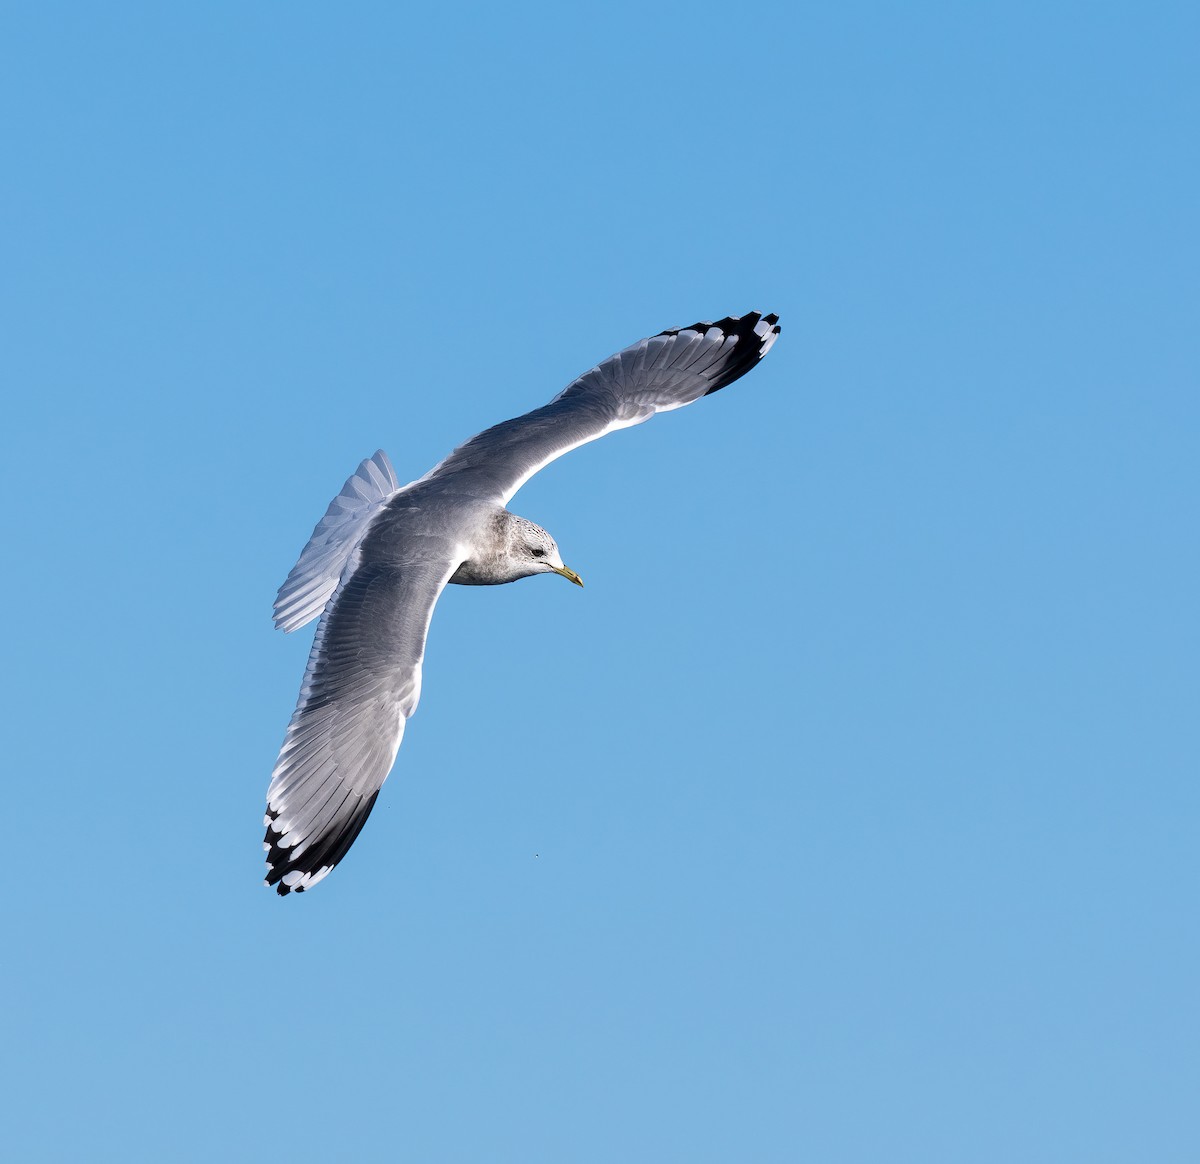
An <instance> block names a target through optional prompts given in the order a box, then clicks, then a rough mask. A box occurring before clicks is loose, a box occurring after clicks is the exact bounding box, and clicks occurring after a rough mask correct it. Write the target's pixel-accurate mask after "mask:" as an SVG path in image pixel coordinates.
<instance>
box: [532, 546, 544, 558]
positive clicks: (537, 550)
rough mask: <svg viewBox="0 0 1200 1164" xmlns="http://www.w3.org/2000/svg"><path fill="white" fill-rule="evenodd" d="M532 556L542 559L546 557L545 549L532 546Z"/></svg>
mask: <svg viewBox="0 0 1200 1164" xmlns="http://www.w3.org/2000/svg"><path fill="white" fill-rule="evenodd" d="M533 556H534V557H535V558H544V557H545V556H546V550H545V548H544V547H543V546H534V547H533Z"/></svg>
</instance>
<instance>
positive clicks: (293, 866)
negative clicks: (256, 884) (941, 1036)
mask: <svg viewBox="0 0 1200 1164" xmlns="http://www.w3.org/2000/svg"><path fill="white" fill-rule="evenodd" d="M378 797H379V790H378V789H376V790H375V791H374V792H373V793H371V795H370V796H368V797H365V798H363V797H359V796H357V795H354V796H353V803H352V804H350V805H349V806H348V809H347V811H346V812H345V813H339V814H338V816H336V817H335V818H334V820H333V821H332V822H331V824H330V827H329V828H328V829H327V831H326V832H325V833H324V835H322V836H320V837H319V838H318V839H317V840H316V841H315V842H314V843H313V844H311V845H309V846H307V847H306V848H304V851H303V852H302V853H301V854H300V855H299V857H296V856H294V855H293V852H292V850H291V849H290V848H284V847H283V846H282V845H281V844H280V841H282V840H283V835H284V834H283V833H281V832H279V831H278V830H277V829H276V828H275V820H276V818H277V817H278V815H279V814H278V813H277V812H275V811H274V810H272V809H271V808H269V807H268V809H267V822H268V823H267V833H266V836H265V837H264V839H263V840H264V844H265V846H266V848H267V877H266V884H267V885H268V886H274V888H275V892H276V893H278V894H279V896H280V897H286V896H287V895H288V894H289V893H303V892H304V891H305V890H306V889H308V888H309V885H310V884H311V885H316V884H317V883H318V882H319V881H322V880H324V879H325V878H326V877H327V876H329V874H330V873H332V872H333V870H334V868H336V866H337V864H338V862H339V861H341V859H342V858H343V857H344V856H345V855H346V853H347V852H348V851H349V849H350V846H351V845H352V844H354V842H355V840H356V839H357V837H358V834H359V833H360V832H362V828H363V825H365V824H366V823H367V817H369V816H370V815H371V809H373V808H374V807H375V801H376V800H377V799H378ZM347 799H348V800H349V799H350V798H347ZM322 870H324V872H322ZM296 872H298V873H300V874H301V875H302V876H303V878H304V879H305V881H307V879H308V878H311V882H308V883H307V884H306V883H305V881H296V880H295V879H293V883H292V884H288V882H287V881H285V880H284V878H285V877H286V876H287V875H288V874H289V873H296Z"/></svg>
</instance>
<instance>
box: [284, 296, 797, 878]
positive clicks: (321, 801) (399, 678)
mask: <svg viewBox="0 0 1200 1164" xmlns="http://www.w3.org/2000/svg"><path fill="white" fill-rule="evenodd" d="M778 333H779V327H778V326H777V319H776V317H775V316H772V315H768V316H760V315H758V314H757V313H751V314H749V315H746V316H742V317H740V318H737V317H729V318H727V319H723V320H720V321H718V322H717V323H707V322H706V323H701V324H694V325H693V326H692V327H690V328H680V329H674V330H671V331H666V332H662V333H660V334H659V335H657V336H652V337H650V338H649V339H645V340H641V341H640V342H639V343H637V344H634V345H632V346H631V347H629V348H626V349H624V350H623V351H621V352H618V353H617V354H616V355H614V356H611V357H610V358H609V359H608V360H605V361H604V362H603V363H602V364H599V365H597V366H596V367H595V368H592V369H591V370H590V371H588V372H586V373H584V375H583V376H581V377H579V379H577V380H575V381H573V382H572V383H571V384H570V385H568V387H567V388H566V389H564V390H563V392H561V393H560V394H559V395H558V396H557V397H555V399H554V400H552V401H551V402H550V403H549V404H547V405H545V406H543V407H542V408H538V409H535V410H534V411H533V412H530V413H527V414H526V415H525V416H521V417H517V418H516V419H514V420H509V421H505V422H504V423H502V424H498V425H496V426H495V427H493V428H490V429H487V430H485V431H484V432H481V433H479V434H478V435H477V436H475V437H472V438H471V440H469V441H467V442H466V443H465V444H464V445H462V446H460V447H459V448H457V449H455V450H454V452H453V453H451V454H450V455H449V456H448V457H447V458H446V459H445V460H443V461H442V462H441V463H440V464H438V465H437V466H435V467H434V468H433V469H431V470H430V471H429V472H428V473H427V474H425V476H424V477H422V478H420V479H419V480H417V481H414V482H412V483H411V484H409V485H406V486H403V487H401V486H400V485H399V483H398V481H397V479H396V476H395V473H394V472H393V470H392V467H391V464H390V463H389V462H388V460H387V457H386V456H384V454H383V453H382V452H379V453H376V454H375V456H374V457H372V458H370V459H369V460H367V461H364V462H363V463H362V465H360V466H359V469H358V471H357V472H356V473H355V474H354V475H353V476H352V477H351V478H350V480H349V481H347V483H346V486H345V488H343V490H342V492H341V493H340V494H339V495H338V497H336V498H335V499H334V501H333V503H332V504H331V505H330V507H329V510H328V512H327V513H326V515H325V517H324V518H323V519H322V521H321V522H320V523H319V524H318V526H317V528H316V529H315V530H314V532H313V536H312V539H311V540H310V541H309V544H308V546H306V547H305V550H304V552H303V553H302V554H301V556H300V560H299V561H298V562H297V563H296V566H295V567H294V568H293V570H292V572H291V574H290V575H289V576H288V579H287V581H286V582H285V583H284V584H283V586H282V587H281V588H280V592H279V597H278V599H277V600H276V604H275V621H276V625H277V626H279V627H280V628H282V629H284V630H289V631H290V630H295V629H297V628H298V627H300V626H303V625H304V624H305V623H306V622H308V621H310V620H311V619H313V618H315V617H316V616H317V615H318V614H320V615H321V616H322V617H321V622H320V625H319V626H318V629H317V633H316V636H315V638H314V640H313V648H312V652H311V654H310V656H309V661H308V668H307V670H306V672H305V676H304V683H303V685H302V687H301V691H300V699H299V702H298V704H297V706H296V711H295V713H294V714H293V716H292V721H291V724H290V725H289V727H288V733H287V738H286V739H285V740H284V744H283V748H282V750H281V751H280V755H279V759H278V761H277V762H276V765H275V771H274V773H273V775H272V779H271V787H270V789H269V790H268V793H267V816H266V825H267V835H266V842H265V848H266V849H267V866H268V873H267V884H268V885H275V886H276V888H277V889H278V891H279V893H280V894H287V893H289V892H291V891H293V890H295V891H297V892H302V891H303V890H305V889H307V888H310V887H311V886H312V885H314V884H316V883H317V882H318V881H320V880H321V879H322V878H323V877H325V876H326V875H327V874H328V873H329V872H330V870H331V869H332V868H333V867H334V866H335V865H336V864H337V863H338V861H340V860H341V858H342V857H343V856H344V855H345V853H346V850H347V849H349V847H350V845H351V844H352V843H353V841H354V840H355V838H356V837H357V836H358V833H359V831H360V830H361V829H362V826H363V824H364V823H365V821H366V819H367V816H368V815H369V814H370V811H371V808H372V807H373V805H374V803H375V798H376V797H377V796H378V794H379V789H380V787H381V785H382V784H383V781H384V780H385V779H386V777H387V774H388V771H389V770H390V768H391V766H392V763H393V762H394V760H395V757H396V751H397V749H398V747H399V745H400V740H401V737H402V736H403V733H404V724H405V722H406V721H407V719H408V717H409V716H411V715H412V713H413V712H414V711H415V710H416V706H417V702H418V700H419V698H420V692H421V660H422V658H423V656H424V651H425V638H426V634H427V632H428V629H429V621H430V618H431V616H432V614H433V608H434V605H435V603H436V602H437V599H438V596H439V595H440V594H441V592H442V590H443V588H444V587H445V586H446V585H447V584H449V583H456V584H461V585H467V586H487V585H500V584H503V583H506V582H513V581H516V580H517V579H519V578H525V577H529V576H531V575H533V574H544V573H556V574H561V575H563V576H564V577H565V578H567V579H569V580H570V581H572V582H575V583H577V584H578V585H582V584H583V583H582V582H581V581H580V579H579V576H578V575H577V574H575V573H574V572H573V571H572V570H569V569H568V568H567V567H566V566H565V565H564V564H563V561H562V558H561V556H560V555H559V552H558V547H557V545H556V544H555V542H554V539H553V538H552V537H551V536H550V535H549V534H548V533H546V531H545V530H543V529H542V528H541V527H540V526H537V525H535V524H534V523H533V522H531V521H528V520H527V519H525V518H523V517H518V516H517V515H515V514H513V513H510V512H509V511H508V509H507V504H508V502H509V500H510V499H511V498H512V496H513V494H515V493H516V491H517V490H518V489H519V488H520V487H521V485H523V484H524V483H525V481H527V480H528V479H529V478H530V477H531V476H532V475H533V474H534V473H536V472H537V471H538V469H540V468H542V467H543V466H544V465H546V464H548V463H549V462H550V461H552V460H554V459H555V458H557V457H559V456H561V455H562V454H563V453H565V452H568V451H570V450H571V449H573V448H577V447H578V446H579V445H582V444H586V443H587V442H588V441H592V440H596V439H597V438H599V437H601V436H604V435H605V434H606V433H609V432H612V431H614V430H616V429H619V428H626V427H628V426H630V425H634V424H639V423H641V422H642V421H644V420H647V419H649V417H651V416H653V415H654V413H655V412H666V411H670V410H672V409H674V408H679V407H682V406H683V405H685V404H690V403H691V402H692V401H694V400H696V399H698V398H699V397H701V396H704V395H707V394H709V393H711V392H715V391H717V390H718V389H719V388H723V387H725V386H726V385H727V384H729V383H732V381H733V380H736V379H737V378H738V377H739V376H741V375H744V374H745V373H746V372H747V371H749V369H750V368H751V367H753V366H754V364H755V363H756V362H757V361H758V360H759V359H760V358H761V357H762V356H763V355H764V354H765V353H766V351H767V350H768V349H769V348H770V346H771V344H772V343H773V342H774V340H775V337H776V335H778Z"/></svg>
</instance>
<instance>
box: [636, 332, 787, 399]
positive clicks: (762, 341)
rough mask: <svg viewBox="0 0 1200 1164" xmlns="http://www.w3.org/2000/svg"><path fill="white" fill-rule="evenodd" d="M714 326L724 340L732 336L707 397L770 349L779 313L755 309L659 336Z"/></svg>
mask: <svg viewBox="0 0 1200 1164" xmlns="http://www.w3.org/2000/svg"><path fill="white" fill-rule="evenodd" d="M713 328H716V329H717V330H718V331H720V332H722V333H723V335H724V337H725V338H726V339H733V340H734V344H733V347H732V350H731V351H730V356H729V360H728V361H727V362H725V363H723V364H722V365H721V367H720V369H719V370H718V372H717V375H716V377H715V378H714V379H713V382H712V384H711V385H710V386H709V387H708V389H707V390H706V391H705V393H704V395H705V396H711V395H712V394H713V393H714V392H719V391H720V390H721V389H722V388H726V387H728V386H729V385H730V384H732V383H733V382H734V380H738V379H740V378H741V377H742V376H744V375H745V374H746V373H747V372H749V371H750V369H751V368H753V367H754V365H755V364H757V363H758V361H759V360H761V359H762V358H763V356H765V355H766V354H767V352H768V351H770V349H771V345H772V344H773V343H774V342H775V339H776V337H777V336H778V335H779V331H780V327H779V316H778V315H776V314H774V313H773V312H772V313H771V314H769V315H763V314H762V313H761V312H759V311H748V312H746V314H745V315H727V316H726V317H725V318H724V319H717V320H709V319H705V320H701V321H700V322H699V323H693V324H692V325H691V326H690V327H673V328H669V329H668V330H666V331H662V332H659V335H679V333H680V332H684V331H694V332H707V331H710V330H711V329H713Z"/></svg>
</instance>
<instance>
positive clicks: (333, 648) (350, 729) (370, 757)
mask: <svg viewBox="0 0 1200 1164" xmlns="http://www.w3.org/2000/svg"><path fill="white" fill-rule="evenodd" d="M457 565H458V563H457V562H454V563H450V562H436V563H428V562H423V563H418V564H415V565H400V566H397V565H390V564H383V563H375V562H369V561H368V562H364V563H363V564H361V565H359V567H358V568H357V569H356V570H355V571H354V572H353V573H352V574H350V575H349V576H348V577H347V578H346V579H345V580H344V581H343V582H342V584H341V585H340V586H339V588H338V590H337V592H336V593H335V594H334V596H333V599H332V600H331V602H330V604H329V607H328V609H327V610H326V612H325V616H324V618H322V619H321V623H320V626H319V627H318V628H317V634H316V637H315V638H314V640H313V648H312V653H311V655H310V656H309V659H308V669H307V671H305V674H304V684H303V686H302V687H301V689H300V701H299V703H298V704H297V705H296V710H295V712H294V714H293V715H292V721H291V723H290V724H289V725H288V730H287V738H286V739H285V740H284V743H283V748H282V749H281V750H280V753H279V759H278V761H276V764H275V771H274V772H273V774H272V776H271V787H270V789H269V790H268V792H267V816H266V820H265V822H264V823H265V824H266V826H267V835H266V840H265V842H264V847H265V848H266V850H267V867H268V871H267V884H268V885H275V886H276V887H277V892H279V893H280V894H286V893H290V892H291V891H292V890H296V891H297V892H301V891H303V890H305V889H308V888H310V887H311V886H313V885H315V884H316V883H317V882H318V881H320V880H321V879H322V878H323V877H325V876H326V874H328V873H329V871H330V870H331V869H332V868H333V867H334V866H335V865H336V864H337V863H338V862H339V861H340V860H341V859H342V858H343V857H344V856H345V855H346V850H347V849H349V848H350V846H351V845H352V844H353V843H354V839H355V837H357V836H358V834H359V832H360V831H361V830H362V827H363V825H364V824H365V823H366V819H367V817H368V816H369V815H370V812H371V809H372V808H373V807H374V804H375V798H376V797H377V796H378V795H379V789H380V786H381V785H382V784H383V782H384V780H385V779H386V778H387V774H388V772H389V770H390V769H391V767H392V763H393V762H394V761H395V759H396V751H397V749H398V748H399V747H400V738H401V736H403V734H404V722H405V720H406V719H407V718H408V717H409V716H410V715H412V713H413V712H414V711H415V710H416V707H417V700H418V699H419V698H420V695H421V660H422V658H423V656H424V654H425V636H426V633H427V632H428V630H429V620H430V618H431V617H432V615H433V607H434V604H435V603H436V602H437V600H438V595H440V594H441V592H442V590H443V589H444V588H445V585H446V582H447V581H448V580H449V577H450V575H451V574H452V573H453V572H454V569H455V568H456V567H457Z"/></svg>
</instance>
